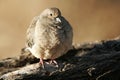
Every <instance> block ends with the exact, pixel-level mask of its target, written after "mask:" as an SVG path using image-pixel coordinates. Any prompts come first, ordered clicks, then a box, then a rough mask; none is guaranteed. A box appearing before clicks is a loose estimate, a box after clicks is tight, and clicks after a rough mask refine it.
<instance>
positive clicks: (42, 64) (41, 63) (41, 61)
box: [39, 58, 45, 69]
mask: <svg viewBox="0 0 120 80" xmlns="http://www.w3.org/2000/svg"><path fill="white" fill-rule="evenodd" d="M39 64H40V65H41V66H42V68H43V69H44V68H45V66H44V62H43V60H42V59H41V58H40V61H39Z"/></svg>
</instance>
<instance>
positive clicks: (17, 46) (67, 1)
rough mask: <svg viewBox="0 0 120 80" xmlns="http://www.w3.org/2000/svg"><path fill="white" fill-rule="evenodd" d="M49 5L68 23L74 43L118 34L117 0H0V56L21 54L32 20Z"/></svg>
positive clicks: (119, 26) (119, 12) (118, 15)
mask: <svg viewBox="0 0 120 80" xmlns="http://www.w3.org/2000/svg"><path fill="white" fill-rule="evenodd" d="M49 7H57V8H59V9H60V10H61V12H62V15H63V16H64V17H65V18H66V19H67V20H68V21H69V22H70V23H71V25H72V26H73V30H74V39H73V42H74V43H83V42H89V41H96V40H105V39H112V38H114V37H117V36H119V35H120V0H0V59H3V58H6V57H14V56H17V55H19V54H20V50H21V48H23V47H24V45H25V37H26V34H25V33H26V29H27V27H28V26H29V24H30V22H31V20H32V19H33V17H34V16H37V15H39V14H40V13H41V11H43V10H44V9H46V8H49Z"/></svg>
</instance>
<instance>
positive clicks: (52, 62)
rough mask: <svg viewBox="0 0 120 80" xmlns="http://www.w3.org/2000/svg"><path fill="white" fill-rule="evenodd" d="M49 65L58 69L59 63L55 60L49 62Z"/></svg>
mask: <svg viewBox="0 0 120 80" xmlns="http://www.w3.org/2000/svg"><path fill="white" fill-rule="evenodd" d="M48 64H52V65H55V66H56V67H58V63H57V61H55V60H53V59H52V60H50V61H49V62H48Z"/></svg>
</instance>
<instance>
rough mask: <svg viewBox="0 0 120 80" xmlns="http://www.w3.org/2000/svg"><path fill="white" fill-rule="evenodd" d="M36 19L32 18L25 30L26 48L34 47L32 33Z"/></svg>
mask: <svg viewBox="0 0 120 80" xmlns="http://www.w3.org/2000/svg"><path fill="white" fill-rule="evenodd" d="M38 18H39V17H38V16H36V17H34V18H33V20H32V22H31V24H30V26H29V27H28V29H27V33H26V34H27V35H26V36H27V39H26V47H32V46H33V45H34V32H35V27H36V22H37V20H38Z"/></svg>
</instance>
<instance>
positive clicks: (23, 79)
mask: <svg viewBox="0 0 120 80" xmlns="http://www.w3.org/2000/svg"><path fill="white" fill-rule="evenodd" d="M56 61H57V62H58V65H59V66H58V67H56V66H54V65H50V64H47V61H45V68H44V69H43V68H41V65H39V63H38V62H39V59H36V58H35V57H34V56H32V55H31V54H30V53H29V52H24V49H22V50H21V54H20V55H19V56H18V57H14V58H7V59H3V60H0V80H69V79H71V80H73V79H74V80H120V39H119V38H116V39H114V40H104V41H98V42H90V43H83V44H77V45H74V48H73V49H72V50H70V51H68V53H67V54H65V55H64V56H62V57H60V58H58V59H56Z"/></svg>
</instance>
